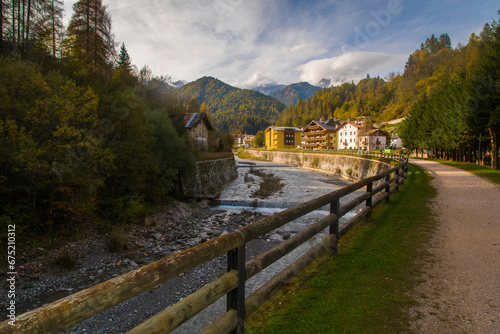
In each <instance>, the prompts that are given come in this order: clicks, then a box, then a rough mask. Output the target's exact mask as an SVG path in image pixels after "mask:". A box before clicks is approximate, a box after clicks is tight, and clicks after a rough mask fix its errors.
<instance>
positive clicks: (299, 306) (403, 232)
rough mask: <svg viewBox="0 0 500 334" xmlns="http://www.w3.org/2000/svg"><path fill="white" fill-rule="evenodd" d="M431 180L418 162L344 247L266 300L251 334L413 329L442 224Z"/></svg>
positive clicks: (252, 323) (249, 329)
mask: <svg viewBox="0 0 500 334" xmlns="http://www.w3.org/2000/svg"><path fill="white" fill-rule="evenodd" d="M430 180H431V177H430V176H429V174H427V173H425V172H424V171H423V170H422V169H420V168H419V167H417V166H413V165H410V168H409V175H408V179H407V180H406V182H405V185H404V186H402V187H400V191H399V192H398V193H397V194H395V195H392V196H391V202H390V204H387V205H386V204H383V205H381V206H379V207H377V208H376V209H375V210H374V212H373V214H372V221H371V222H370V223H365V222H363V223H360V224H358V226H356V227H355V228H354V229H353V230H351V231H350V232H349V233H348V234H347V235H346V236H345V237H344V238H342V240H341V243H340V251H339V255H338V257H337V258H335V259H333V258H332V257H330V256H328V255H325V256H323V257H322V258H320V259H318V260H317V261H315V262H313V263H312V264H311V265H310V266H309V267H308V268H306V270H304V271H303V272H302V273H301V274H299V275H298V276H297V277H296V278H294V279H293V280H292V282H291V283H290V284H288V285H287V286H285V287H284V288H283V289H282V290H281V291H279V292H278V293H277V294H276V295H275V296H274V297H273V298H272V299H271V300H270V301H268V302H266V303H265V304H264V305H263V306H262V307H261V308H260V309H259V310H258V311H257V312H256V313H255V314H254V315H253V316H252V317H251V318H250V319H248V321H247V327H246V329H247V332H249V333H254V334H260V333H266V334H271V333H287V334H288V333H300V334H305V333H314V334H318V333H384V334H385V333H401V332H404V331H407V330H408V328H409V322H410V316H409V314H408V311H409V308H410V306H412V305H414V304H415V303H416V302H415V301H414V300H413V299H412V297H411V291H412V289H413V287H414V286H415V285H416V284H417V283H418V277H419V273H420V272H421V268H422V259H429V253H428V252H427V250H426V249H427V247H426V245H427V243H428V242H429V236H430V235H431V233H432V231H433V228H434V227H435V222H434V220H433V215H432V214H431V212H430V210H429V208H428V204H429V202H430V200H431V199H432V198H433V197H434V196H435V193H436V192H435V189H434V188H432V187H431V186H430Z"/></svg>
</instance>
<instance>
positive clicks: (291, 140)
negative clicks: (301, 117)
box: [285, 132, 295, 145]
mask: <svg viewBox="0 0 500 334" xmlns="http://www.w3.org/2000/svg"><path fill="white" fill-rule="evenodd" d="M285 145H295V133H294V132H285Z"/></svg>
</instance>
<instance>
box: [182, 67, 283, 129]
mask: <svg viewBox="0 0 500 334" xmlns="http://www.w3.org/2000/svg"><path fill="white" fill-rule="evenodd" d="M177 91H178V93H179V95H180V96H181V97H182V98H183V99H185V100H189V99H190V98H195V99H196V101H197V102H198V103H199V104H203V103H205V104H206V105H207V107H208V110H209V113H210V118H211V120H212V122H213V124H214V126H215V128H217V130H219V131H221V132H225V133H251V134H255V133H257V131H259V130H262V129H265V128H267V127H268V126H269V125H272V124H274V122H276V120H277V119H278V115H279V114H280V113H281V112H282V111H283V110H284V109H285V106H284V105H283V104H282V103H281V102H279V101H278V100H276V99H273V98H272V97H270V96H267V95H264V94H262V93H260V92H257V91H253V90H248V89H239V88H236V87H232V86H230V85H228V84H226V83H224V82H222V81H220V80H217V79H215V78H212V77H203V78H201V79H198V80H196V81H194V82H191V83H189V84H187V85H184V86H182V87H180V88H178V89H177Z"/></svg>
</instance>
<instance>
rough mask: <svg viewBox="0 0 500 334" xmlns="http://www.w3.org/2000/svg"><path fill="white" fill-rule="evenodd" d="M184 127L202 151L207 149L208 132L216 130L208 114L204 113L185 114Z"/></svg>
mask: <svg viewBox="0 0 500 334" xmlns="http://www.w3.org/2000/svg"><path fill="white" fill-rule="evenodd" d="M184 125H185V127H186V129H187V131H188V133H189V135H190V136H191V137H193V138H194V139H195V140H196V142H197V143H198V147H199V148H201V149H207V148H208V132H209V131H212V130H213V129H214V128H213V127H212V124H211V123H210V121H209V119H208V117H207V114H205V113H203V112H197V113H189V114H185V115H184Z"/></svg>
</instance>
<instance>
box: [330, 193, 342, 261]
mask: <svg viewBox="0 0 500 334" xmlns="http://www.w3.org/2000/svg"><path fill="white" fill-rule="evenodd" d="M339 212H340V199H339V198H336V199H334V200H333V202H331V203H330V214H332V213H334V214H335V215H336V216H337V218H336V219H335V221H334V222H333V224H331V225H330V234H335V236H336V237H337V240H335V244H334V245H333V255H334V256H337V254H338V251H339V239H340V235H339Z"/></svg>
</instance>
